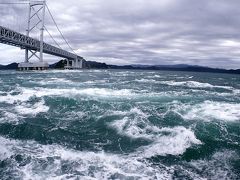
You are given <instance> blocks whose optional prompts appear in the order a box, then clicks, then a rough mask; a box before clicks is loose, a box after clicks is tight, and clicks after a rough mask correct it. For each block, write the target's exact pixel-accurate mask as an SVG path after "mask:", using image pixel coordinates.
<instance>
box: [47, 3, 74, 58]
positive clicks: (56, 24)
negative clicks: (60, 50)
mask: <svg viewBox="0 0 240 180" xmlns="http://www.w3.org/2000/svg"><path fill="white" fill-rule="evenodd" d="M46 7H47V10H48V13H49V15H50V16H51V18H52V20H53V22H54V24H55V26H56V28H57V30H58V32H59V33H60V35H61V36H62V38H63V40H64V41H65V42H66V44H67V45H68V47H69V48H70V49H71V50H72V52H73V53H74V54H76V52H75V51H74V50H73V49H72V47H71V46H70V45H69V43H68V42H67V40H66V38H65V37H64V36H63V34H62V32H61V31H60V29H59V27H58V25H57V23H56V21H55V19H54V18H53V15H52V13H51V12H50V9H49V7H48V5H47V4H46ZM76 55H77V54H76Z"/></svg>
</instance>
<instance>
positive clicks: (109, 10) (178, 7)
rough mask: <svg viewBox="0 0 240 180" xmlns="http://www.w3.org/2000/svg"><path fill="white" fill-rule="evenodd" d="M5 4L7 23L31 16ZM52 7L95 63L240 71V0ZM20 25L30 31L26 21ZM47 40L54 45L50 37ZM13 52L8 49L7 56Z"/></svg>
mask: <svg viewBox="0 0 240 180" xmlns="http://www.w3.org/2000/svg"><path fill="white" fill-rule="evenodd" d="M4 6H5V7H6V5H0V9H1V11H0V16H1V17H2V18H1V20H0V23H1V25H5V24H11V22H14V14H17V15H18V16H17V17H26V8H27V7H26V6H25V7H23V5H16V6H12V7H11V8H8V10H6V8H4ZM48 6H49V8H50V10H51V12H52V14H53V15H54V17H55V19H56V22H57V23H58V25H59V27H60V29H61V30H62V32H63V34H64V36H65V37H66V39H67V40H68V41H69V43H70V44H71V45H72V47H73V48H74V49H75V51H76V52H78V53H79V55H81V56H83V57H85V58H86V59H89V60H96V61H101V62H107V63H112V64H176V63H188V64H196V65H204V66H211V67H223V68H240V50H239V49H240V47H239V46H240V34H239V29H240V19H239V18H238V17H239V15H240V11H239V10H238V7H240V1H238V0H230V1H225V0H211V1H209V0H201V1H194V0H151V1H147V0H131V1H129V0H122V1H117V0H87V1H83V0H81V1H75V0H68V1H64V0H58V1H57V0H51V1H48ZM2 9H3V10H2ZM9 12H10V14H9ZM46 20H47V21H46V27H47V29H48V30H49V31H50V32H51V34H52V35H53V36H54V37H55V39H56V40H57V42H58V43H59V44H60V45H61V46H62V47H63V48H65V49H67V50H68V47H67V46H66V43H65V42H64V41H63V40H62V39H61V38H60V36H59V35H58V33H57V31H56V28H55V27H54V24H53V23H52V22H51V19H50V16H49V15H48V14H47V16H46ZM15 21H16V20H15ZM18 22H19V23H20V24H21V26H20V25H19V27H20V28H19V29H24V28H22V26H24V25H25V24H26V20H25V18H21V20H20V21H18ZM10 26H11V27H12V28H18V27H17V25H16V24H15V25H14V23H12V24H11V25H10ZM21 31H22V32H24V30H21ZM45 41H46V42H48V43H51V44H53V43H52V40H51V38H50V37H49V35H48V34H47V33H45ZM2 46H5V45H1V46H0V47H2ZM1 49H2V48H1ZM11 49H12V47H8V48H7V49H6V48H4V51H5V52H6V53H4V54H8V53H9V51H11ZM1 52H2V50H1ZM16 52H17V53H18V54H19V53H20V52H19V51H16ZM1 54H3V53H1ZM1 54H0V61H1V60H2V61H3V60H5V58H6V56H3V55H1ZM22 54H24V52H22ZM50 60H51V61H54V60H56V58H54V57H51V58H50Z"/></svg>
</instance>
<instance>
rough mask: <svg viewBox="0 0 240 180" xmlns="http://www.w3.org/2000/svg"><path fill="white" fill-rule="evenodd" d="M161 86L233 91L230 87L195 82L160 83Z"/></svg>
mask: <svg viewBox="0 0 240 180" xmlns="http://www.w3.org/2000/svg"><path fill="white" fill-rule="evenodd" d="M160 83H161V84H165V85H169V86H186V87H190V88H221V89H227V90H233V89H234V88H233V87H230V86H217V85H212V84H209V83H201V82H197V81H181V82H177V81H161V82H160Z"/></svg>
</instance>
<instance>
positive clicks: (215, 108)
mask: <svg viewBox="0 0 240 180" xmlns="http://www.w3.org/2000/svg"><path fill="white" fill-rule="evenodd" d="M176 111H177V112H179V113H180V114H181V115H182V117H183V118H184V119H187V120H191V119H195V120H196V119H201V120H204V121H211V120H222V121H240V104H236V103H226V102H214V101H204V102H203V103H199V104H196V105H178V106H176Z"/></svg>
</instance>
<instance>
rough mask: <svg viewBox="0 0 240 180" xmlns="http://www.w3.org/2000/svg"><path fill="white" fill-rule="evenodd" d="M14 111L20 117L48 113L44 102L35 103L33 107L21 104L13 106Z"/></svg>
mask: <svg viewBox="0 0 240 180" xmlns="http://www.w3.org/2000/svg"><path fill="white" fill-rule="evenodd" d="M15 110H16V112H17V113H18V114H21V115H29V114H30V115H33V116H36V115H37V114H39V113H43V112H48V110H49V107H48V106H46V105H45V102H44V100H43V99H42V100H41V101H40V102H37V103H35V104H34V105H31V104H27V103H22V104H20V105H15Z"/></svg>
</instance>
